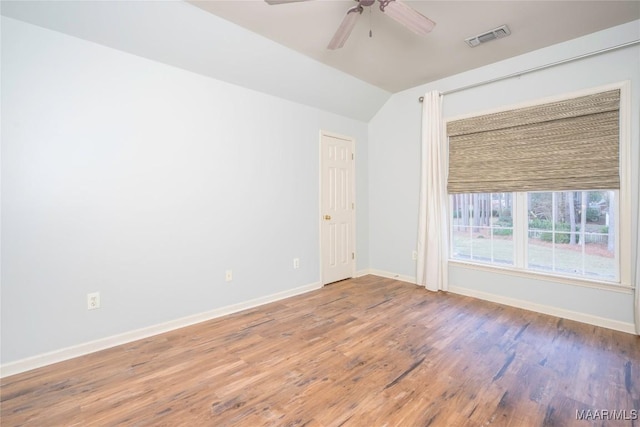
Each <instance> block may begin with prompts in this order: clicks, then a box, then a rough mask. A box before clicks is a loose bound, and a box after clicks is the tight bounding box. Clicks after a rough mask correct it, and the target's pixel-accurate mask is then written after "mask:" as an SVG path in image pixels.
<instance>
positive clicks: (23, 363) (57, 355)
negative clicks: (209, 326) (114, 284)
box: [0, 282, 322, 378]
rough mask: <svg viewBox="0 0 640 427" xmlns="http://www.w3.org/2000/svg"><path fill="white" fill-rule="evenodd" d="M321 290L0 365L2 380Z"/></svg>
mask: <svg viewBox="0 0 640 427" xmlns="http://www.w3.org/2000/svg"><path fill="white" fill-rule="evenodd" d="M321 287H322V286H321V285H320V282H316V283H311V284H309V285H305V286H300V287H298V288H294V289H289V290H286V291H282V292H278V293H275V294H272V295H267V296H264V297H260V298H255V299H252V300H249V301H244V302H240V303H238V304H232V305H228V306H226V307H221V308H216V309H214V310H210V311H206V312H204V313H198V314H194V315H191V316H186V317H182V318H180V319H175V320H170V321H168V322H164V323H160V324H157V325H151V326H147V327H144V328H140V329H136V330H133V331H128V332H125V333H122V334H118V335H112V336H110V337H105V338H101V339H98V340H95V341H90V342H86V343H82V344H78V345H74V346H72V347H67V348H63V349H60V350H55V351H51V352H49V353H44V354H39V355H37V356H33V357H29V358H26V359H22V360H17V361H15V362H11V363H7V364H5V365H2V366H0V378H4V377H8V376H9V375H15V374H19V373H21V372H25V371H30V370H31V369H36V368H41V367H43V366H47V365H51V364H53V363H57V362H62V361H64V360H69V359H73V358H74V357H79V356H84V355H86V354H89V353H94V352H96V351H100V350H105V349H107V348H111V347H115V346H117V345H122V344H126V343H129V342H132V341H136V340H140V339H144V338H148V337H151V336H153V335H158V334H162V333H164V332H169V331H173V330H175V329H180V328H184V327H185V326H190V325H194V324H196V323H200V322H205V321H207V320H211V319H215V318H218V317H221V316H226V315H227V314H233V313H237V312H239V311H242V310H246V309H249V308H254V307H257V306H260V305H264V304H268V303H271V302H275V301H280V300H282V299H285V298H289V297H292V296H295V295H300V294H303V293H306V292H311V291H314V290H316V289H320V288H321Z"/></svg>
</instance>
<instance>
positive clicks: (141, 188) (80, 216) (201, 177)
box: [1, 17, 369, 364]
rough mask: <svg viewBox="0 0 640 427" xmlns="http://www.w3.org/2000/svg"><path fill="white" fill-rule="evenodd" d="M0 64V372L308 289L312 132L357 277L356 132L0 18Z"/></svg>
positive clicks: (303, 110) (314, 171)
mask: <svg viewBox="0 0 640 427" xmlns="http://www.w3.org/2000/svg"><path fill="white" fill-rule="evenodd" d="M221 60H223V59H221ZM2 66H3V69H2V98H1V100H2V125H3V126H2V242H1V243H2V251H3V252H2V287H1V289H2V300H1V301H2V313H1V315H2V331H1V333H2V354H1V358H2V364H7V363H11V362H15V361H18V360H21V359H24V358H28V357H31V356H37V355H41V354H43V353H46V352H50V351H56V350H60V349H62V348H65V347H69V346H74V345H78V344H82V343H86V342H89V341H92V340H99V339H103V338H105V337H109V336H113V335H116V334H121V333H124V332H128V331H131V330H134V329H137V328H144V327H147V326H149V325H155V324H158V323H161V322H166V321H171V320H173V319H178V318H181V317H184V316H190V315H194V314H196V313H201V312H206V311H209V310H212V309H216V308H219V307H225V306H229V305H231V304H235V303H239V302H242V301H248V300H251V299H255V298H260V297H264V296H268V295H273V294H277V293H280V292H284V291H287V290H291V289H295V288H297V287H300V286H305V285H309V284H313V283H317V282H318V281H319V267H318V265H319V252H318V245H319V238H318V219H319V216H318V171H319V164H318V162H319V159H318V152H319V150H318V144H319V131H320V130H321V129H323V130H328V131H331V132H335V133H339V134H343V135H348V136H352V137H354V138H355V139H356V153H357V159H358V160H357V163H356V173H357V176H356V182H357V194H356V197H357V199H356V203H357V206H358V210H357V212H358V217H357V221H358V223H357V226H358V229H357V238H358V241H357V254H358V268H359V269H362V268H366V267H367V266H368V265H369V259H368V248H369V245H368V229H367V227H368V218H367V215H368V209H367V206H368V184H367V179H366V177H367V174H368V169H367V167H368V148H367V145H368V143H367V125H366V123H363V122H359V121H356V120H353V119H349V118H346V117H343V116H338V115H335V114H331V113H327V112H323V111H321V110H318V109H315V108H311V107H306V106H303V105H300V104H296V103H293V102H290V101H285V100H283V99H280V98H276V97H273V96H270V95H265V94H262V93H259V92H255V91H252V90H249V89H244V88H241V87H238V86H234V85H232V84H229V83H225V82H222V81H218V80H214V79H211V78H208V77H203V76H201V75H198V74H194V73H190V72H186V71H184V70H182V69H179V68H173V67H171V66H167V65H163V64H160V63H157V62H153V61H150V60H147V59H143V58H140V57H136V56H133V55H131V54H127V53H123V52H120V51H116V50H114V49H111V48H107V47H103V46H100V45H97V44H94V43H91V42H87V41H83V40H80V39H76V38H74V37H70V36H67V35H63V34H60V33H57V32H53V31H50V30H45V29H42V28H39V27H36V26H33V25H31V24H25V23H22V22H20V21H16V20H13V19H10V18H4V17H3V18H2ZM342 90H343V89H342ZM294 257H299V258H300V266H301V267H300V269H299V270H293V268H292V259H293V258H294ZM226 269H233V273H234V279H233V282H231V283H226V282H225V281H224V272H225V270H226ZM93 291H99V292H100V294H101V299H102V308H100V309H99V310H93V311H88V310H87V307H86V305H87V303H86V294H87V293H88V292H93Z"/></svg>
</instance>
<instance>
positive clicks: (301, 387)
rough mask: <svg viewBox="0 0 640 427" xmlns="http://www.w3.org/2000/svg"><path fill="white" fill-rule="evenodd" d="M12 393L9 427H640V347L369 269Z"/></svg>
mask: <svg viewBox="0 0 640 427" xmlns="http://www.w3.org/2000/svg"><path fill="white" fill-rule="evenodd" d="M1 387H2V388H1V393H0V394H1V402H2V406H1V410H2V412H1V423H2V425H3V426H15V425H30V426H61V425H65V426H75V425H78V426H87V425H100V426H102V425H132V426H151V425H153V426H159V425H167V426H181V425H188V426H200V425H204V426H231V425H233V426H262V425H273V426H303V425H304V426H308V427H312V426H341V425H344V426H486V425H495V426H507V425H508V426H591V425H598V426H600V425H606V426H617V425H620V426H631V425H634V426H640V420H630V419H629V418H634V414H636V417H637V416H638V415H640V414H638V412H640V338H639V337H636V336H633V335H629V334H624V333H621V332H615V331H611V330H608V329H602V328H598V327H593V326H589V325H585V324H581V323H577V322H572V321H567V320H562V319H559V318H555V317H551V316H546V315H542V314H537V313H533V312H529V311H523V310H519V309H515V308H511V307H506V306H501V305H498V304H493V303H488V302H483V301H479V300H475V299H472V298H468V297H462V296H457V295H453V294H444V293H439V294H434V293H429V292H427V291H425V290H424V289H422V288H419V287H417V286H412V285H409V284H406V283H402V282H398V281H394V280H390V279H382V278H379V277H375V276H366V277H362V278H359V279H352V280H348V281H344V282H340V283H337V284H334V285H331V286H328V287H325V288H323V289H321V290H318V291H314V292H311V293H307V294H304V295H300V296H297V297H293V298H289V299H287V300H283V301H279V302H276V303H272V304H269V305H265V306H262V307H259V308H256V309H251V310H247V311H244V312H241V313H237V314H234V315H230V316H226V317H223V318H219V319H215V320H212V321H208V322H204V323H201V324H198V325H194V326H190V327H187V328H183V329H180V330H177V331H173V332H169V333H165V334H162V335H158V336H155V337H152V338H149V339H145V340H140V341H137V342H133V343H129V344H126V345H122V346H119V347H115V348H111V349H108V350H105V351H101V352H98V353H94V354H91V355H87V356H84V357H80V358H77V359H73V360H69V361H66V362H62V363H58V364H55V365H51V366H48V367H44V368H41V369H37V370H33V371H30V372H26V373H22V374H18V375H14V376H11V377H7V378H4V379H2V382H1ZM596 410H598V411H602V410H607V411H609V413H611V411H613V410H619V411H626V412H618V413H616V415H617V416H621V415H622V416H623V417H624V418H627V419H626V420H618V421H615V420H605V421H603V418H602V415H603V413H602V412H597V413H596V412H594V411H596ZM577 411H591V412H584V413H583V415H585V416H587V417H588V416H589V415H591V419H590V420H587V421H585V420H577V419H576V414H577ZM634 411H637V412H634ZM594 416H595V417H594Z"/></svg>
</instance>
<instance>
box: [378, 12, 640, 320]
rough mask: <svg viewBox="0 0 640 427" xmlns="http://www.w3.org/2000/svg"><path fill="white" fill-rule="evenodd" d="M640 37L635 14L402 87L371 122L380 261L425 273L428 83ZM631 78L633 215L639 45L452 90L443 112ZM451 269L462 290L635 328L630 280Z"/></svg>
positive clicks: (495, 72) (478, 76)
mask: <svg viewBox="0 0 640 427" xmlns="http://www.w3.org/2000/svg"><path fill="white" fill-rule="evenodd" d="M638 38H640V22H639V21H635V22H631V23H628V24H625V25H622V26H619V27H615V28H612V29H609V30H606V31H602V32H599V33H595V34H591V35H589V36H586V37H582V38H580V39H576V40H573V41H569V42H566V43H562V44H559V45H555V46H551V47H549V48H545V49H542V50H539V51H536V52H532V53H530V54H526V55H522V56H519V57H516V58H512V59H509V60H506V61H502V62H499V63H496V64H492V65H489V66H486V67H482V68H479V69H476V70H472V71H469V72H465V73H463V74H459V75H456V76H452V77H449V78H445V79H442V80H439V81H436V82H432V83H430V84H427V85H423V86H420V87H416V88H413V89H410V90H407V91H404V92H401V93H398V94H395V95H393V96H392V97H391V99H390V100H389V101H388V102H387V103H386V104H385V105H384V107H383V108H382V109H381V110H380V111H379V112H378V114H377V115H376V116H375V117H374V118H373V119H372V120H371V122H370V123H369V161H370V164H369V168H370V174H369V189H370V199H369V202H370V210H371V211H370V212H371V213H370V218H369V219H370V230H371V233H370V240H369V244H370V247H371V254H370V256H371V268H372V270H377V271H382V272H386V273H387V274H390V275H400V276H405V277H409V278H414V277H415V274H416V272H415V268H416V266H415V263H414V262H413V261H412V260H411V251H412V250H414V249H415V247H416V236H417V226H418V194H419V178H420V176H419V175H420V170H419V157H420V129H421V105H420V104H419V103H418V97H419V96H421V95H424V93H426V92H427V91H429V90H439V91H448V90H452V89H456V88H459V87H463V86H466V85H471V84H474V83H478V82H482V81H486V80H490V79H493V78H497V77H500V76H505V75H509V74H511V73H516V72H519V71H523V70H526V69H530V68H533V67H537V66H542V65H545V64H548V63H553V62H556V61H560V60H562V59H565V58H570V57H574V56H577V55H582V54H585V53H588V52H592V51H598V50H600V49H603V48H606V47H609V46H614V45H618V44H621V43H625V42H628V41H631V40H636V39H638ZM495 43H499V41H496V42H495ZM484 47H485V46H480V47H478V48H477V49H482V48H484ZM486 47H487V48H488V47H489V45H486ZM624 80H631V88H632V111H631V117H632V129H631V136H632V138H631V182H632V186H631V194H632V206H633V212H632V217H633V218H637V217H638V215H637V209H638V180H639V178H638V169H639V166H640V163H639V156H640V155H639V148H638V146H639V133H640V131H639V124H638V117H639V116H640V108H639V105H638V102H639V99H640V46H638V45H635V46H633V47H628V48H624V49H621V50H617V51H613V52H610V53H605V54H601V55H598V56H594V57H590V58H588V59H582V60H579V61H575V62H571V63H567V64H564V65H559V66H556V67H553V68H548V69H545V70H543V71H537V72H534V73H531V74H526V75H523V76H521V77H519V78H512V79H508V80H503V81H500V82H497V83H493V84H487V85H484V86H481V87H477V88H475V89H468V90H463V91H460V92H457V93H453V94H450V95H446V96H445V98H444V116H445V118H452V117H457V116H460V115H463V114H467V113H473V112H482V111H486V110H490V109H493V108H498V107H503V106H509V105H514V104H518V103H522V102H526V101H532V100H536V99H540V98H544V97H548V96H555V95H561V94H564V93H569V92H574V91H577V90H581V89H585V88H591V87H597V86H600V85H604V84H608V83H615V82H620V81H624ZM626 232H628V233H631V235H632V236H633V239H632V240H633V252H632V259H635V250H636V244H637V243H636V242H637V240H638V226H637V223H636V222H635V221H634V222H633V226H632V229H631V230H627V231H626ZM449 276H450V277H449V279H450V285H451V286H454V287H457V288H458V289H457V290H458V291H459V292H465V293H468V294H471V295H476V296H481V297H485V298H488V299H493V300H496V301H502V302H516V303H520V305H521V306H527V307H529V308H534V309H538V310H546V311H547V312H553V313H559V314H564V315H568V316H572V317H573V318H576V319H580V320H583V321H595V322H599V323H600V324H606V325H609V326H611V327H616V328H622V329H627V330H629V329H632V323H633V303H632V301H633V295H632V292H631V291H629V290H627V291H624V292H616V291H610V290H600V289H591V288H584V287H576V286H572V285H566V284H559V283H552V282H548V281H543V280H532V279H523V278H520V277H514V276H509V275H504V274H496V273H494V272H486V271H477V270H473V269H469V268H464V267H459V266H456V267H454V266H450V268H449Z"/></svg>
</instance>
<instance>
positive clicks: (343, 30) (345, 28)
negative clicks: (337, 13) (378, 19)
mask: <svg viewBox="0 0 640 427" xmlns="http://www.w3.org/2000/svg"><path fill="white" fill-rule="evenodd" d="M363 10H364V9H363V8H362V6H360V5H358V6H355V7H352V8H351V9H349V10H348V11H347V14H346V15H345V17H344V19H342V23H341V24H340V26H339V27H338V30H337V31H336V33H335V34H334V35H333V38H332V39H331V41H330V42H329V45H328V46H327V49H331V50H336V49H340V48H341V47H342V46H344V43H345V42H346V41H347V39H348V38H349V35H350V34H351V31H353V27H355V26H356V21H357V20H358V18H359V17H360V15H361V14H362V11H363Z"/></svg>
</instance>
